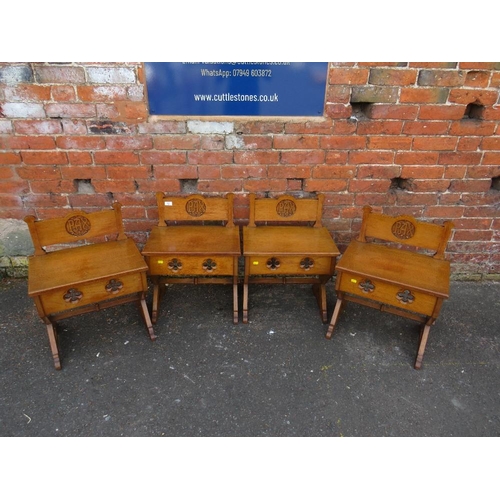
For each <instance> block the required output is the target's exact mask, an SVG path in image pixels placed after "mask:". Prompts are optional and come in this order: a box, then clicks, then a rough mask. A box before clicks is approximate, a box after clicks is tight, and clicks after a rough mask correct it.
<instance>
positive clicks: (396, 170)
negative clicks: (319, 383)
mask: <svg viewBox="0 0 500 500" xmlns="http://www.w3.org/2000/svg"><path fill="white" fill-rule="evenodd" d="M400 173H401V167H400V166H398V165H363V166H360V167H358V170H357V175H356V178H357V179H391V178H393V177H399V175H400Z"/></svg>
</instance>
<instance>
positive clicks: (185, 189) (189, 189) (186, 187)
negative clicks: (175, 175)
mask: <svg viewBox="0 0 500 500" xmlns="http://www.w3.org/2000/svg"><path fill="white" fill-rule="evenodd" d="M179 182H180V185H181V193H186V194H193V193H197V192H198V179H179Z"/></svg>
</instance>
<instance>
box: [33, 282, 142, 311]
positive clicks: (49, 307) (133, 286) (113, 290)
mask: <svg viewBox="0 0 500 500" xmlns="http://www.w3.org/2000/svg"><path fill="white" fill-rule="evenodd" d="M141 291H143V281H142V277H141V274H140V273H135V274H128V275H124V276H115V277H114V278H104V279H100V280H96V281H91V282H88V283H79V284H77V285H75V286H67V287H63V288H58V289H55V290H50V291H47V292H44V293H42V294H41V296H40V300H41V303H42V305H43V308H44V310H45V313H46V314H53V313H56V312H61V311H66V310H69V309H73V308H75V307H80V306H86V305H89V304H93V303H96V302H101V301H103V300H106V299H112V298H115V297H119V296H121V295H129V294H133V293H137V292H141Z"/></svg>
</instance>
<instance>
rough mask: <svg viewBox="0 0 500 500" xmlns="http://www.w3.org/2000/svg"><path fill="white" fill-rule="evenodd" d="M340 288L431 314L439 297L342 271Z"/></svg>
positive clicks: (385, 302) (392, 304) (354, 293)
mask: <svg viewBox="0 0 500 500" xmlns="http://www.w3.org/2000/svg"><path fill="white" fill-rule="evenodd" d="M340 290H341V291H343V292H347V293H351V294H353V295H358V296H359V297H364V298H367V299H371V300H375V301H378V302H382V303H384V304H388V305H391V306H395V307H399V308H401V309H407V310H408V311H412V312H416V313H420V314H424V315H426V316H431V315H432V312H433V310H434V306H435V304H436V300H437V297H434V296H433V295H429V294H426V293H423V292H420V291H415V290H412V289H411V288H408V287H402V286H399V285H393V284H391V283H385V282H381V281H378V280H375V279H372V278H365V277H363V276H359V275H356V274H351V273H346V272H342V276H341V278H340Z"/></svg>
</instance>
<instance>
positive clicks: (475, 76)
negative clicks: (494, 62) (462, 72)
mask: <svg viewBox="0 0 500 500" xmlns="http://www.w3.org/2000/svg"><path fill="white" fill-rule="evenodd" d="M489 81H490V72H489V71H468V72H467V74H466V76H465V86H466V87H483V88H484V87H488V84H489Z"/></svg>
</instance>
